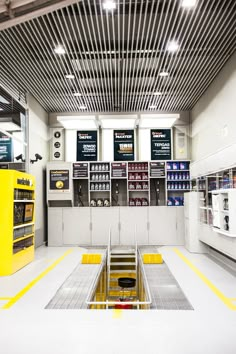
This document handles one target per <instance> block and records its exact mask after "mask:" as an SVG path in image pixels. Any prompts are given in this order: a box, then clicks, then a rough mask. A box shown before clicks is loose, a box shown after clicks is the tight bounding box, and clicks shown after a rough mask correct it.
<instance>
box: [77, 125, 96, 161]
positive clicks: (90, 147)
mask: <svg viewBox="0 0 236 354" xmlns="http://www.w3.org/2000/svg"><path fill="white" fill-rule="evenodd" d="M77 161H97V131H96V130H83V131H82V130H80V131H77Z"/></svg>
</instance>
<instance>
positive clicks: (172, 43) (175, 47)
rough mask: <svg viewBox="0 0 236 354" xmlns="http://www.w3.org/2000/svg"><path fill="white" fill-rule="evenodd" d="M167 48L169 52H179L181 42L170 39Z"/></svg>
mask: <svg viewBox="0 0 236 354" xmlns="http://www.w3.org/2000/svg"><path fill="white" fill-rule="evenodd" d="M166 49H167V50H168V52H172V53H174V52H177V50H178V49H179V44H178V43H177V42H176V41H170V42H168V44H167V47H166Z"/></svg>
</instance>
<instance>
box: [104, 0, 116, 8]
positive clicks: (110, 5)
mask: <svg viewBox="0 0 236 354" xmlns="http://www.w3.org/2000/svg"><path fill="white" fill-rule="evenodd" d="M102 6H103V8H104V9H105V10H114V9H115V8H116V4H115V3H114V1H109V0H107V1H105V2H104V3H103V5H102Z"/></svg>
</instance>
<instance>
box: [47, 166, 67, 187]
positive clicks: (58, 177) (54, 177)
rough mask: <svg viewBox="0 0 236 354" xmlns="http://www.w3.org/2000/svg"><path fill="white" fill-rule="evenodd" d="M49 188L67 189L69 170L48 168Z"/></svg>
mask: <svg viewBox="0 0 236 354" xmlns="http://www.w3.org/2000/svg"><path fill="white" fill-rule="evenodd" d="M50 189H52V190H65V189H69V170H50Z"/></svg>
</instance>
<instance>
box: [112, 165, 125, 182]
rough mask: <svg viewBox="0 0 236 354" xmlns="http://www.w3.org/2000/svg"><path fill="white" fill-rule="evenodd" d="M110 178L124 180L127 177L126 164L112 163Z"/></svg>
mask: <svg viewBox="0 0 236 354" xmlns="http://www.w3.org/2000/svg"><path fill="white" fill-rule="evenodd" d="M111 177H116V178H122V177H124V178H126V177H127V164H126V163H125V162H112V164H111Z"/></svg>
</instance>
